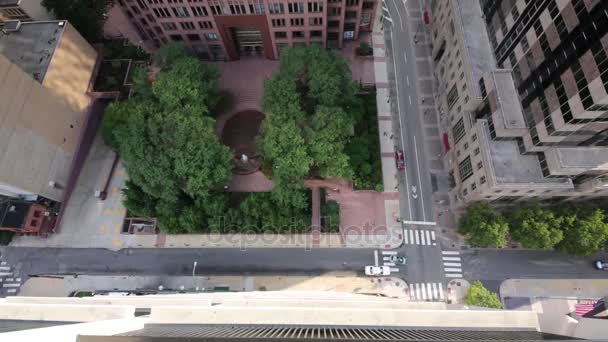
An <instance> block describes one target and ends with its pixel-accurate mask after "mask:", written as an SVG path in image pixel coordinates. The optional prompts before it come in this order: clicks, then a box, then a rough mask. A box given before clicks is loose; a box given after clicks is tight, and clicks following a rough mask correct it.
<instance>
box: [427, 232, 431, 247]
mask: <svg viewBox="0 0 608 342" xmlns="http://www.w3.org/2000/svg"><path fill="white" fill-rule="evenodd" d="M426 241H428V243H429V245H430V244H431V232H429V231H428V230H427V231H426Z"/></svg>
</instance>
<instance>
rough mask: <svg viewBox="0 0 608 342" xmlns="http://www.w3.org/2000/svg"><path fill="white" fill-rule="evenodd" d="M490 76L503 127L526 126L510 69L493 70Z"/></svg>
mask: <svg viewBox="0 0 608 342" xmlns="http://www.w3.org/2000/svg"><path fill="white" fill-rule="evenodd" d="M492 78H493V80H494V86H495V87H496V95H497V97H498V99H497V100H498V102H499V105H500V111H501V113H502V119H503V122H504V126H505V128H527V126H526V121H525V119H524V113H523V111H522V109H521V103H520V102H519V96H518V94H517V90H516V89H515V84H514V83H513V77H512V76H511V71H509V70H496V71H493V72H492Z"/></svg>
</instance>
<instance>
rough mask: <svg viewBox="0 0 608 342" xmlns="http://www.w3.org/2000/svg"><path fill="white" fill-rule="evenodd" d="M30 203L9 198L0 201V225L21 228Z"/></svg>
mask: <svg viewBox="0 0 608 342" xmlns="http://www.w3.org/2000/svg"><path fill="white" fill-rule="evenodd" d="M31 205H32V204H31V203H27V202H19V201H10V200H6V201H2V202H0V227H5V228H23V222H24V221H25V217H26V216H27V212H28V211H29V210H30V206H31Z"/></svg>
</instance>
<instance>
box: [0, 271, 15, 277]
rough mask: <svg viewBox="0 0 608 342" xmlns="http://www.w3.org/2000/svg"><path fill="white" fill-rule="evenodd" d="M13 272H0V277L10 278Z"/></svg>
mask: <svg viewBox="0 0 608 342" xmlns="http://www.w3.org/2000/svg"><path fill="white" fill-rule="evenodd" d="M12 275H13V272H0V277H4V276H12Z"/></svg>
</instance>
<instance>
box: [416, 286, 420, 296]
mask: <svg viewBox="0 0 608 342" xmlns="http://www.w3.org/2000/svg"><path fill="white" fill-rule="evenodd" d="M416 298H420V284H418V283H416Z"/></svg>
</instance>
